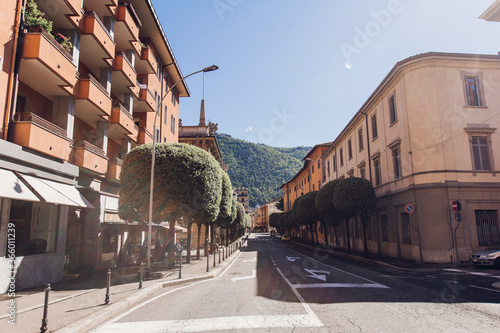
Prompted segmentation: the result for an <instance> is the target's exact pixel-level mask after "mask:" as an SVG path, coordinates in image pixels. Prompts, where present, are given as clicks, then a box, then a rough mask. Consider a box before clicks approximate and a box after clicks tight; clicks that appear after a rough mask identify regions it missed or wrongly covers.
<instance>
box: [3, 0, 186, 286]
mask: <svg viewBox="0 0 500 333" xmlns="http://www.w3.org/2000/svg"><path fill="white" fill-rule="evenodd" d="M25 6H27V7H26V11H24V8H25ZM33 8H37V10H39V11H40V12H43V13H44V19H45V20H46V21H47V22H51V29H49V28H47V27H45V26H43V25H33V24H29V22H28V19H27V18H28V16H29V15H30V14H32V12H31V11H32V10H33ZM0 11H1V14H2V15H1V17H2V18H1V19H0V20H1V21H2V23H3V24H2V25H1V26H3V28H0V29H2V30H3V31H2V34H1V36H0V39H2V44H3V45H4V46H5V47H4V54H2V55H0V57H1V58H0V62H1V63H2V69H3V70H2V71H1V73H0V94H1V96H2V98H1V99H0V100H1V102H0V106H1V111H0V112H1V116H2V120H3V121H2V127H1V133H2V138H1V139H2V140H0V172H1V173H2V175H4V177H2V178H3V179H4V180H5V182H6V183H5V185H6V186H2V187H4V188H6V190H4V191H1V192H0V200H1V220H0V222H1V226H2V228H1V230H2V234H1V240H0V256H1V257H2V258H3V259H0V265H2V271H8V269H7V267H11V263H12V261H10V260H7V259H8V258H6V254H7V252H6V251H7V250H8V249H9V244H8V241H9V240H8V239H7V237H6V232H5V230H6V229H5V228H7V226H12V227H13V228H12V229H15V231H16V235H17V238H16V243H15V247H16V250H17V251H18V252H17V255H16V261H15V268H16V274H15V275H16V283H17V285H18V288H27V287H31V286H34V285H39V284H43V283H47V282H48V281H49V282H55V281H58V280H60V279H62V275H63V272H64V271H66V272H73V271H79V270H81V269H83V268H87V269H96V268H108V267H110V266H114V265H116V264H120V263H122V264H127V263H130V264H131V263H135V262H137V261H138V260H139V258H138V256H139V253H138V252H140V248H141V245H142V241H143V239H144V237H145V236H144V235H145V232H144V231H143V230H142V227H140V226H134V225H130V224H127V223H126V222H125V221H122V220H121V219H120V218H119V217H118V199H119V193H118V190H119V176H120V168H121V161H122V160H121V159H122V158H123V157H124V155H125V154H126V153H127V152H128V151H130V149H131V148H133V147H134V146H136V145H140V144H143V143H152V142H153V138H154V136H156V141H157V142H177V141H178V119H179V97H187V96H189V90H188V88H187V85H186V84H185V82H184V81H183V79H182V78H183V75H182V72H181V71H180V68H179V65H178V63H177V61H176V59H175V57H174V54H173V52H172V49H171V47H170V45H169V43H168V40H167V38H166V35H165V32H164V31H163V28H162V27H161V24H160V22H159V20H158V17H157V14H156V12H155V10H154V8H153V6H152V4H151V2H150V1H148V0H131V1H128V2H127V3H122V2H118V1H116V0H53V1H51V2H47V1H41V0H40V1H38V0H35V1H34V2H32V1H31V0H29V1H16V0H6V1H3V2H2V5H1V6H0ZM12 27H14V29H12ZM68 41H69V43H68ZM178 81H180V84H177V85H176V86H175V87H174V89H169V88H170V87H172V85H173V84H174V83H176V82H178ZM155 122H156V125H155ZM37 223H38V224H39V225H37V226H34V225H36V224H37ZM158 238H160V237H159V236H158ZM156 243H158V245H160V244H161V240H160V239H155V238H154V237H153V247H154V246H155V245H156ZM12 246H14V245H11V247H12ZM138 249H139V250H138ZM3 268H6V269H5V270H4V269H3ZM11 271H12V270H11ZM34 271H36V272H37V273H36V274H34V273H33V272H34ZM28 272H29V273H28ZM3 281H7V280H6V279H4V280H3ZM1 286H2V288H3V289H5V288H4V283H3V282H2V284H1Z"/></svg>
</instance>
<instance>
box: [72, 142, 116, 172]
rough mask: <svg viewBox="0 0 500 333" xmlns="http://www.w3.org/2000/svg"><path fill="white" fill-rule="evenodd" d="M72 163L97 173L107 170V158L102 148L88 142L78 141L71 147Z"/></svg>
mask: <svg viewBox="0 0 500 333" xmlns="http://www.w3.org/2000/svg"><path fill="white" fill-rule="evenodd" d="M73 164H75V165H77V166H79V167H80V168H84V169H87V170H90V171H94V172H96V173H98V174H101V175H104V174H105V173H106V172H107V171H108V158H107V157H106V153H105V152H104V150H102V149H100V148H98V147H96V146H94V145H93V144H91V143H90V142H87V141H80V142H78V143H77V144H75V147H74V148H73Z"/></svg>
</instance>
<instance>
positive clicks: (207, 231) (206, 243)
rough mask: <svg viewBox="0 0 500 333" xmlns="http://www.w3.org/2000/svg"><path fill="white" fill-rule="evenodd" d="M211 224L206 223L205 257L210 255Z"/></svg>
mask: <svg viewBox="0 0 500 333" xmlns="http://www.w3.org/2000/svg"><path fill="white" fill-rule="evenodd" d="M209 227H210V224H209V223H208V222H207V223H205V248H204V255H203V256H204V257H206V256H208V233H209V232H210V229H209Z"/></svg>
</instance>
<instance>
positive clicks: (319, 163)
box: [318, 159, 321, 170]
mask: <svg viewBox="0 0 500 333" xmlns="http://www.w3.org/2000/svg"><path fill="white" fill-rule="evenodd" d="M320 165H321V159H319V160H318V170H319V169H321V168H320Z"/></svg>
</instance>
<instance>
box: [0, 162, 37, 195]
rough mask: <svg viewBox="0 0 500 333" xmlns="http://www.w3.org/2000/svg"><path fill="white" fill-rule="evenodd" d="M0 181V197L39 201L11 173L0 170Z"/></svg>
mask: <svg viewBox="0 0 500 333" xmlns="http://www.w3.org/2000/svg"><path fill="white" fill-rule="evenodd" d="M0 179H1V181H0V197H3V198H9V199H17V200H25V201H40V200H39V199H38V197H37V196H36V195H35V194H34V193H33V192H31V191H30V189H29V188H28V187H27V186H26V185H24V184H23V182H22V181H21V180H20V179H19V178H17V176H16V175H15V174H14V173H13V172H12V171H9V170H4V169H0Z"/></svg>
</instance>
